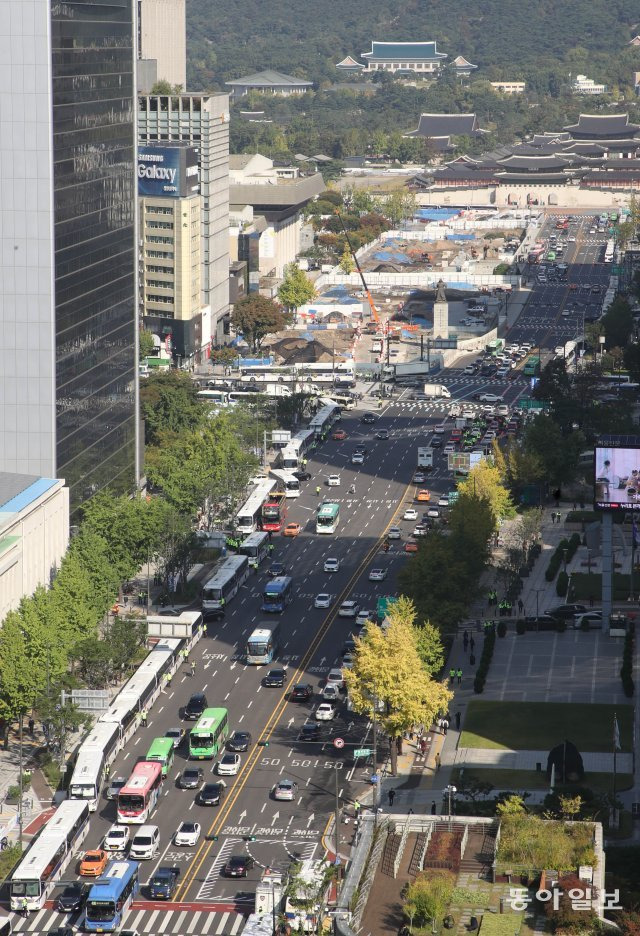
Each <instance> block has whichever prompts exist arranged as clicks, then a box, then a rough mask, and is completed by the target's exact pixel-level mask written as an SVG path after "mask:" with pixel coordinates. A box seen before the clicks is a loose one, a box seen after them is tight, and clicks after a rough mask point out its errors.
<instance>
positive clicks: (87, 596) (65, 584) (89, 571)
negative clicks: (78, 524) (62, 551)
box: [50, 527, 122, 648]
mask: <svg viewBox="0 0 640 936" xmlns="http://www.w3.org/2000/svg"><path fill="white" fill-rule="evenodd" d="M121 573H122V570H121V569H118V568H117V566H116V565H115V563H114V561H113V556H112V555H111V551H110V549H109V544H108V543H107V542H106V540H104V539H103V538H102V537H101V536H99V535H98V534H97V533H94V532H93V531H92V530H89V529H85V528H84V527H82V528H81V529H80V532H79V533H78V534H77V536H74V538H73V540H72V542H71V546H70V548H69V550H68V552H67V554H66V556H65V557H64V559H63V561H62V564H61V566H60V571H59V572H58V575H57V576H56V579H55V581H54V583H53V586H52V588H51V592H50V594H51V602H52V605H53V609H54V611H53V613H54V615H55V619H56V620H58V621H64V627H63V629H62V630H61V634H60V636H61V638H62V640H63V641H64V646H66V647H67V648H69V647H71V646H73V645H74V644H75V643H76V642H77V641H78V640H81V639H82V638H83V637H93V636H94V635H95V633H96V629H97V625H98V622H99V621H100V620H101V619H102V618H103V616H104V615H105V613H106V612H107V611H108V610H109V608H110V607H111V606H112V605H113V603H114V601H115V600H116V598H117V597H118V591H119V588H120V583H121V581H122V574H121Z"/></svg>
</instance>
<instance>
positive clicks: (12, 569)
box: [0, 472, 69, 624]
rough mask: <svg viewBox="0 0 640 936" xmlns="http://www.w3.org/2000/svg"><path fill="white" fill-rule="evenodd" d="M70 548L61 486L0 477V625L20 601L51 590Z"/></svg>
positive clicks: (29, 477) (66, 500)
mask: <svg viewBox="0 0 640 936" xmlns="http://www.w3.org/2000/svg"><path fill="white" fill-rule="evenodd" d="M68 542H69V489H68V488H67V487H65V484H64V481H60V480H52V479H50V478H37V477H35V476H34V475H23V474H10V473H9V472H0V624H1V622H2V621H3V620H4V619H5V617H6V615H7V614H8V612H9V611H12V610H13V609H14V608H17V607H18V605H19V604H20V601H21V600H22V598H24V597H26V596H28V595H32V594H33V592H34V591H35V590H36V588H37V587H38V586H39V585H44V586H48V585H50V584H51V580H52V576H53V574H54V572H55V570H56V569H57V568H58V567H59V566H60V562H61V561H62V557H63V556H64V554H65V552H66V550H67V545H68Z"/></svg>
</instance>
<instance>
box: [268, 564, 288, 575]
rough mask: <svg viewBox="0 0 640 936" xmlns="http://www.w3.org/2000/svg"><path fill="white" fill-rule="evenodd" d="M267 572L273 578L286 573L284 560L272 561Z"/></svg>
mask: <svg viewBox="0 0 640 936" xmlns="http://www.w3.org/2000/svg"><path fill="white" fill-rule="evenodd" d="M267 572H268V573H269V575H270V576H271V577H272V578H276V577H277V576H278V575H284V574H285V572H286V569H285V567H284V562H272V563H271V565H270V566H269V568H268V569H267Z"/></svg>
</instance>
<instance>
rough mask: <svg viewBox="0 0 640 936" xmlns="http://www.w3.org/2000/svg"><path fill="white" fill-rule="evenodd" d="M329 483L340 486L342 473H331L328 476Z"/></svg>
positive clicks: (330, 485) (331, 485)
mask: <svg viewBox="0 0 640 936" xmlns="http://www.w3.org/2000/svg"><path fill="white" fill-rule="evenodd" d="M327 485H328V486H329V487H340V475H337V474H330V475H329V477H328V478H327Z"/></svg>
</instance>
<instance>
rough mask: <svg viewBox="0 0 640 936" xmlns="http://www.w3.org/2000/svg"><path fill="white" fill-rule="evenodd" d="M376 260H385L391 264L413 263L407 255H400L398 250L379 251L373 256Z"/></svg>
mask: <svg viewBox="0 0 640 936" xmlns="http://www.w3.org/2000/svg"><path fill="white" fill-rule="evenodd" d="M373 259H374V260H385V261H388V262H391V263H411V260H410V259H409V257H407V256H406V254H403V253H399V252H398V251H396V250H378V251H377V252H376V253H374V255H373Z"/></svg>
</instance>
